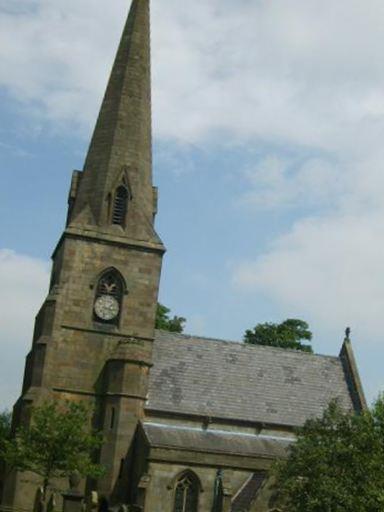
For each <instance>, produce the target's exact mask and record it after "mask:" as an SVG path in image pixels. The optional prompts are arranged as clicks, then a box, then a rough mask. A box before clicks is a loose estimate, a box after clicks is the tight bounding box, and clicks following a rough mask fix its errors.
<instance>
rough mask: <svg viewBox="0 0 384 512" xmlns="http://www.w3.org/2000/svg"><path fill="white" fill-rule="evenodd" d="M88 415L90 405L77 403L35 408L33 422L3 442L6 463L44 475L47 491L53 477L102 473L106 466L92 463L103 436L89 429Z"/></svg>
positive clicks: (21, 469) (50, 404)
mask: <svg viewBox="0 0 384 512" xmlns="http://www.w3.org/2000/svg"><path fill="white" fill-rule="evenodd" d="M88 416H89V415H88V410H87V408H86V407H85V406H84V405H82V404H76V403H65V404H64V405H63V404H58V403H46V404H44V405H42V406H40V407H36V408H34V409H33V411H32V417H31V422H30V425H29V426H28V427H22V428H20V429H19V430H18V431H17V433H16V436H15V437H13V438H12V439H10V440H8V441H6V442H5V443H4V447H3V457H4V460H5V462H6V463H7V465H8V467H10V468H13V469H18V470H20V471H32V472H34V473H36V474H38V475H39V476H41V477H42V478H43V480H44V494H45V493H46V490H47V487H48V485H49V482H50V481H51V479H53V478H61V477H68V476H70V475H71V474H72V473H74V472H78V473H80V475H81V476H92V477H97V476H99V475H101V474H102V472H103V469H102V467H101V466H99V465H97V464H94V463H93V462H92V455H93V453H94V452H95V450H97V449H98V448H99V447H100V446H101V444H102V438H101V436H100V434H98V433H96V432H91V431H90V428H89V418H88Z"/></svg>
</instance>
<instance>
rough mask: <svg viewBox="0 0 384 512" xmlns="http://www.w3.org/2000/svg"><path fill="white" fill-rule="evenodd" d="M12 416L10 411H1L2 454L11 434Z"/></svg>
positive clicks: (0, 439)
mask: <svg viewBox="0 0 384 512" xmlns="http://www.w3.org/2000/svg"><path fill="white" fill-rule="evenodd" d="M11 418H12V416H11V413H10V412H9V411H3V412H0V454H1V452H2V450H3V448H4V444H5V442H6V441H7V440H8V439H9V437H10V435H11Z"/></svg>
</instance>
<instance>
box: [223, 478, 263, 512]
mask: <svg viewBox="0 0 384 512" xmlns="http://www.w3.org/2000/svg"><path fill="white" fill-rule="evenodd" d="M266 478H267V475H266V473H263V472H259V473H253V475H252V476H251V477H250V478H249V480H248V481H247V482H246V484H245V485H244V487H243V488H242V489H241V490H240V492H239V493H238V494H237V496H235V498H234V499H233V501H232V507H231V512H244V510H249V509H250V507H251V505H252V503H253V501H254V500H255V498H256V496H257V494H258V492H259V490H260V488H261V486H262V485H263V483H264V482H265V480H266Z"/></svg>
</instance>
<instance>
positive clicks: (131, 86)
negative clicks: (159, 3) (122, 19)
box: [69, 0, 156, 240]
mask: <svg viewBox="0 0 384 512" xmlns="http://www.w3.org/2000/svg"><path fill="white" fill-rule="evenodd" d="M90 64H91V65H92V63H90ZM151 139H152V136H151V65H150V9H149V0H133V1H132V5H131V9H130V13H129V16H128V20H127V23H126V25H125V28H124V32H123V35H122V38H121V42H120V45H119V49H118V52H117V55H116V59H115V62H114V65H113V68H112V72H111V76H110V79H109V83H108V86H107V90H106V93H105V96H104V99H103V103H102V106H101V110H100V114H99V117H98V120H97V123H96V127H95V130H94V133H93V137H92V141H91V144H90V147H89V150H88V155H87V157H86V161H85V165H84V171H83V173H80V174H79V175H78V176H80V179H79V185H78V192H77V193H75V194H74V195H75V197H74V198H73V200H74V201H73V203H74V204H73V209H72V212H71V214H70V222H69V223H70V225H71V224H74V225H79V224H80V225H84V224H86V225H88V226H89V225H91V226H92V225H93V226H98V227H102V228H103V229H105V227H107V226H108V216H109V215H110V213H109V209H110V205H109V204H108V201H110V197H111V195H113V193H114V190H115V189H116V187H118V186H119V183H120V182H121V181H122V180H124V182H125V183H126V185H127V188H128V190H129V196H130V205H129V215H128V222H127V226H126V229H125V231H126V233H125V234H126V236H129V237H130V238H139V239H144V240H145V239H147V240H148V239H152V240H153V237H155V238H156V235H155V234H154V232H153V216H154V213H155V210H156V204H155V203H156V190H154V189H153V187H152V140H151Z"/></svg>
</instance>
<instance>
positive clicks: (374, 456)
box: [275, 397, 384, 512]
mask: <svg viewBox="0 0 384 512" xmlns="http://www.w3.org/2000/svg"><path fill="white" fill-rule="evenodd" d="M275 471H276V488H277V489H278V492H279V495H280V498H279V500H280V505H281V506H282V508H283V510H284V511H285V512H383V511H384V399H383V397H380V398H379V399H378V400H377V402H376V404H375V405H374V407H373V409H372V410H371V411H366V412H363V413H362V414H360V415H356V414H352V413H349V414H347V413H343V412H342V411H341V410H340V408H339V406H338V405H337V403H336V402H333V403H331V405H330V406H329V408H328V410H327V411H326V412H325V413H324V416H323V417H322V418H321V419H314V420H310V421H308V422H307V423H306V425H305V426H304V428H303V429H301V430H300V431H299V435H298V441H297V443H295V444H294V445H293V446H292V448H291V450H290V454H289V458H288V460H287V461H285V462H280V463H279V464H278V465H277V467H276V469H275Z"/></svg>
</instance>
